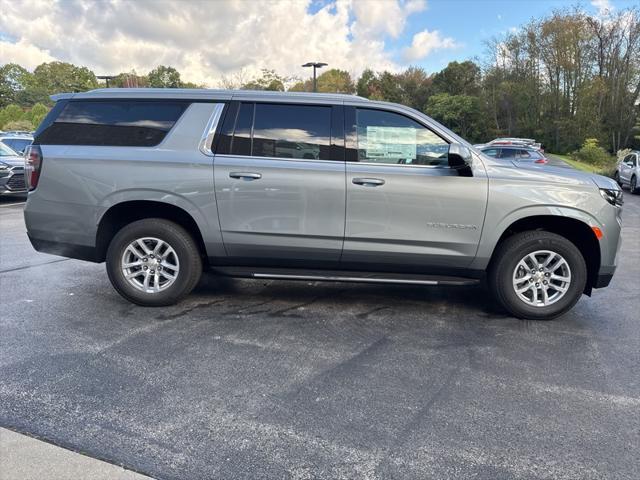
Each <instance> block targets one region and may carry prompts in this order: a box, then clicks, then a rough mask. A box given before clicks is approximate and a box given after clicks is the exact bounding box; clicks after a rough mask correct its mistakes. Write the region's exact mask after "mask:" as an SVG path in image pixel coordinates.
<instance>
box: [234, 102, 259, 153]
mask: <svg viewBox="0 0 640 480" xmlns="http://www.w3.org/2000/svg"><path fill="white" fill-rule="evenodd" d="M254 108H255V107H254V104H253V103H243V104H242V105H241V106H240V111H239V112H238V119H237V120H236V128H235V132H234V134H233V140H232V141H231V153H232V154H234V155H251V125H252V124H253V111H254Z"/></svg>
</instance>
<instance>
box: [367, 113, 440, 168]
mask: <svg viewBox="0 0 640 480" xmlns="http://www.w3.org/2000/svg"><path fill="white" fill-rule="evenodd" d="M356 132H357V150H358V161H359V162H369V163H383V164H403V165H434V166H448V165H449V160H448V155H449V144H448V143H447V142H445V141H444V140H443V139H441V138H440V137H439V136H437V135H436V134H435V133H433V132H432V131H431V130H429V129H427V128H425V127H424V126H422V125H420V124H419V123H418V122H415V121H413V120H411V119H410V118H407V117H405V116H403V115H399V114H396V113H392V112H385V111H382V110H370V109H364V108H362V109H360V108H359V109H357V111H356Z"/></svg>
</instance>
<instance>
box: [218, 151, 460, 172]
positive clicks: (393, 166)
mask: <svg viewBox="0 0 640 480" xmlns="http://www.w3.org/2000/svg"><path fill="white" fill-rule="evenodd" d="M216 157H220V158H247V159H265V160H272V161H273V160H277V161H285V162H324V163H344V164H348V165H367V166H374V167H386V168H425V169H429V170H454V169H452V168H451V167H441V166H438V165H409V164H399V163H397V164H394V163H371V162H347V161H344V160H320V159H318V160H316V159H313V158H287V157H260V156H254V155H233V154H230V153H218V154H216Z"/></svg>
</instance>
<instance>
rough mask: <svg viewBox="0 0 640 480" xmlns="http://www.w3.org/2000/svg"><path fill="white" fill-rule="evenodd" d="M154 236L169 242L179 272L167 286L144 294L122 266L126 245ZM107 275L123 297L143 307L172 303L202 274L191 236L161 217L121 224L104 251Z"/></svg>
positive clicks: (184, 293)
mask: <svg viewBox="0 0 640 480" xmlns="http://www.w3.org/2000/svg"><path fill="white" fill-rule="evenodd" d="M143 237H154V238H157V239H160V240H162V241H164V242H166V243H167V244H169V245H170V246H171V247H172V248H173V250H174V251H175V255H176V256H177V258H178V261H179V271H178V273H177V276H176V278H175V280H174V281H173V283H172V284H171V285H169V286H168V287H166V289H164V290H161V291H158V292H154V293H147V292H145V291H142V290H138V289H136V288H135V287H134V286H132V285H131V284H130V283H129V281H127V280H126V279H125V275H124V273H123V271H122V268H121V260H122V258H123V255H124V252H125V250H126V249H127V247H128V246H129V245H130V244H131V243H132V242H134V241H135V240H136V239H139V238H143ZM106 263H107V274H108V275H109V280H110V281H111V284H112V285H113V287H114V288H115V289H116V291H117V292H118V293H119V294H120V295H122V296H123V297H124V298H126V299H127V300H129V301H130V302H132V303H135V304H137V305H142V306H145V307H161V306H167V305H174V304H175V303H178V302H179V301H180V300H182V299H183V298H184V297H186V296H187V295H188V294H189V293H190V292H191V290H193V288H194V287H195V286H196V284H197V283H198V281H199V280H200V276H201V274H202V259H201V257H200V251H199V249H198V246H197V245H196V242H195V241H194V239H193V237H192V236H191V235H190V234H189V233H188V232H187V231H186V230H185V229H184V228H182V227H181V226H180V225H178V224H176V223H174V222H170V221H168V220H164V219H161V218H147V219H144V220H138V221H136V222H133V223H130V224H128V225H126V226H125V227H123V228H122V229H121V230H120V231H119V232H118V233H116V235H115V236H114V237H113V239H112V240H111V243H110V244H109V248H108V250H107V259H106Z"/></svg>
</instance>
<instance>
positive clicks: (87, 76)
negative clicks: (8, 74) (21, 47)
mask: <svg viewBox="0 0 640 480" xmlns="http://www.w3.org/2000/svg"><path fill="white" fill-rule="evenodd" d="M98 86H99V84H98V80H97V79H96V76H95V75H94V74H93V72H92V71H91V70H89V69H88V68H87V67H78V66H76V65H73V64H71V63H65V62H50V63H42V64H40V65H38V66H37V67H36V68H35V70H34V71H33V77H32V81H31V82H30V84H29V85H28V87H27V90H32V92H33V94H34V97H42V96H43V95H44V96H45V97H46V99H45V102H47V103H49V99H48V96H49V95H53V94H54V93H62V92H84V91H87V90H91V89H94V88H98ZM39 101H42V98H40V100H39Z"/></svg>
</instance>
